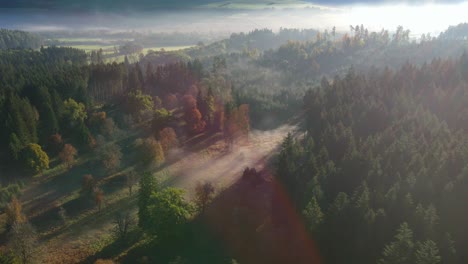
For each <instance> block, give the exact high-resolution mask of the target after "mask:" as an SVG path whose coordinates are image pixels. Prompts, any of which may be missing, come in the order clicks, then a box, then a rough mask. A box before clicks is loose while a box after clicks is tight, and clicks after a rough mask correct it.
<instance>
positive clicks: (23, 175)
mask: <svg viewBox="0 0 468 264" xmlns="http://www.w3.org/2000/svg"><path fill="white" fill-rule="evenodd" d="M350 29H351V31H350V32H336V30H335V28H332V29H330V30H324V31H318V30H313V29H307V30H304V29H301V30H299V29H281V30H280V31H279V32H273V31H272V30H268V29H262V30H254V31H252V32H250V33H239V34H232V35H231V37H230V38H229V39H226V40H222V41H218V42H214V43H212V44H206V45H205V44H203V43H198V45H197V46H196V47H193V48H188V49H185V50H181V51H180V50H179V51H175V52H171V51H164V50H160V51H148V52H147V53H146V54H138V53H139V52H142V50H143V49H142V47H140V46H138V47H137V46H136V44H135V43H133V42H129V43H128V45H127V46H122V47H120V48H121V49H122V50H124V49H128V50H130V51H128V52H127V53H128V54H129V55H128V56H126V55H123V56H122V57H123V59H122V62H120V63H117V62H112V63H108V62H107V61H106V58H105V57H104V51H103V50H102V49H100V50H98V51H96V50H93V51H91V52H86V51H85V50H80V49H75V48H66V47H54V46H51V47H39V45H40V40H39V39H35V36H34V35H29V34H28V33H22V32H16V31H1V32H0V34H1V35H0V36H5V37H1V38H0V40H2V39H5V38H8V39H9V40H13V39H15V41H16V42H11V41H10V42H8V45H7V46H5V48H4V49H3V48H1V46H0V126H1V128H2V129H0V157H1V159H0V183H1V185H0V206H1V214H0V221H1V226H2V229H1V230H0V231H1V233H0V241H1V242H0V262H1V263H34V262H39V263H107V262H103V261H109V263H113V262H112V261H115V262H118V263H278V264H280V263H281V264H282V263H369V264H371V263H380V264H387V263H388V264H410V263H417V264H445V263H456V264H461V263H466V262H468V255H467V254H466V252H465V251H466V250H465V249H466V248H468V239H467V237H468V230H467V228H466V227H465V223H467V222H468V211H467V207H466V201H467V200H468V193H467V188H468V178H467V177H468V176H467V175H466V174H467V172H468V167H467V165H466V164H468V136H467V135H468V133H467V130H468V123H467V122H468V54H467V53H466V50H467V48H468V40H467V38H466V33H465V32H466V24H460V25H458V26H456V27H451V28H449V29H448V30H447V31H446V32H444V33H442V34H441V35H440V36H438V37H432V36H430V35H424V36H422V37H421V38H419V39H412V38H411V37H410V31H409V30H407V29H404V28H403V27H398V28H397V29H396V30H395V31H394V32H390V31H387V30H382V31H378V32H371V31H370V30H368V29H367V28H365V27H364V26H363V25H356V26H352V27H351V28H350ZM5 43H6V42H5ZM11 43H17V44H11ZM0 45H1V42H0ZM116 52H117V53H119V52H120V51H116ZM127 53H125V52H123V53H122V54H127ZM119 54H120V53H119ZM130 54H131V55H130ZM286 135H287V136H286ZM284 137H285V138H284ZM283 138H284V140H283ZM281 142H282V143H281ZM103 259H107V260H103ZM111 259H112V260H111Z"/></svg>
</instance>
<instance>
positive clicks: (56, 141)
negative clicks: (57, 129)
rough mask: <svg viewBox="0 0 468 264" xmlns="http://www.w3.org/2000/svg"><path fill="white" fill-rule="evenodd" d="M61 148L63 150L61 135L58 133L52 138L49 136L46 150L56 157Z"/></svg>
mask: <svg viewBox="0 0 468 264" xmlns="http://www.w3.org/2000/svg"><path fill="white" fill-rule="evenodd" d="M62 148H63V139H62V135H60V134H59V133H55V134H53V135H52V136H50V138H49V145H48V149H49V150H50V151H51V152H52V153H53V154H54V155H56V154H57V153H59V151H60V150H62Z"/></svg>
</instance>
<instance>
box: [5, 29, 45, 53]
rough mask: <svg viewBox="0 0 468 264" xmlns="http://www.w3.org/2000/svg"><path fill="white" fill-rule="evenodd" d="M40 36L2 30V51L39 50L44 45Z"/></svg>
mask: <svg viewBox="0 0 468 264" xmlns="http://www.w3.org/2000/svg"><path fill="white" fill-rule="evenodd" d="M42 41H43V40H42V38H41V37H40V36H39V35H36V34H33V33H28V32H24V31H19V30H8V29H0V50H2V49H19V48H24V49H38V48H40V47H41V45H42Z"/></svg>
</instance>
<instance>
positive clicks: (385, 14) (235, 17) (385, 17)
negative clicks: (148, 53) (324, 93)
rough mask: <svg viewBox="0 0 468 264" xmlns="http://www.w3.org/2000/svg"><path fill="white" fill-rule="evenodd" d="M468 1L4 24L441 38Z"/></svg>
mask: <svg viewBox="0 0 468 264" xmlns="http://www.w3.org/2000/svg"><path fill="white" fill-rule="evenodd" d="M467 10H468V2H467V1H464V2H461V3H453V4H436V3H427V4H413V5H410V4H397V5H389V4H382V5H367V6H366V5H352V6H349V5H346V6H334V7H326V6H314V7H306V8H304V7H300V6H296V7H294V6H291V7H288V8H277V7H275V6H274V5H272V6H270V7H265V8H263V9H247V8H246V9H240V8H238V9H228V8H226V9H222V8H199V9H187V10H184V9H174V10H164V11H162V10H153V11H146V12H145V11H138V12H137V11H128V10H127V11H124V10H122V11H120V12H119V11H109V12H102V11H93V10H81V11H79V12H78V11H59V10H43V9H31V10H26V9H2V8H0V25H1V26H2V27H6V28H14V29H22V30H27V31H55V30H108V31H133V30H134V31H139V32H174V31H178V32H219V33H221V32H223V33H232V32H246V31H250V30H253V29H255V28H270V29H273V30H277V29H279V28H281V27H283V28H316V29H329V30H331V28H332V27H334V26H336V28H337V30H348V29H349V26H350V25H361V24H364V25H366V26H367V27H368V28H369V29H371V30H379V29H381V28H386V29H389V30H394V29H395V28H396V27H397V26H398V25H402V26H403V27H405V28H408V29H411V31H412V34H415V35H419V34H422V33H431V34H438V33H439V32H441V31H442V30H444V29H446V28H447V27H448V26H449V25H455V24H458V23H462V22H466V11H467Z"/></svg>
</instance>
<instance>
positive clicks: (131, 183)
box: [126, 170, 138, 196]
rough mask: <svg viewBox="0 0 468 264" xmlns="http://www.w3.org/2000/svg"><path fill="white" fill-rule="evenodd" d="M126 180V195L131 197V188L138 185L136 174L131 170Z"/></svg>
mask: <svg viewBox="0 0 468 264" xmlns="http://www.w3.org/2000/svg"><path fill="white" fill-rule="evenodd" d="M126 178H127V181H126V185H127V188H128V193H129V195H130V196H132V188H133V186H134V185H135V184H137V183H138V177H137V174H136V172H135V171H134V170H132V171H130V172H129V173H127V175H126Z"/></svg>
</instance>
